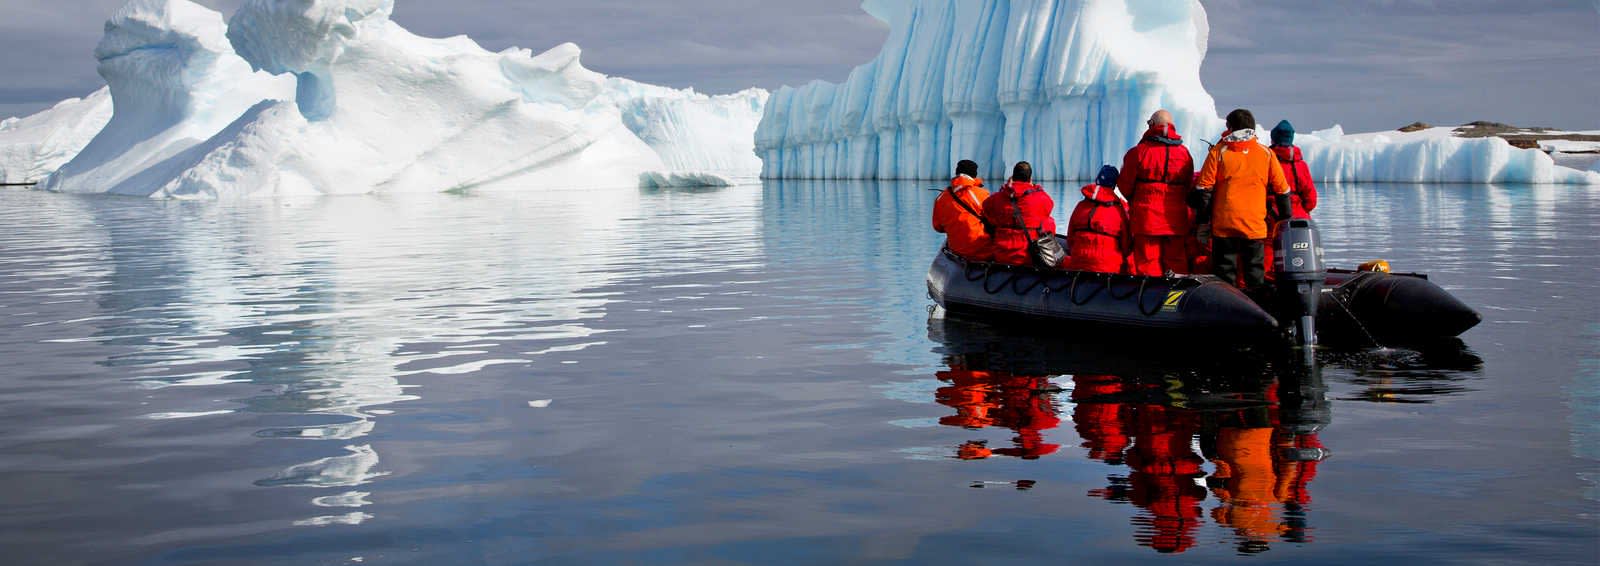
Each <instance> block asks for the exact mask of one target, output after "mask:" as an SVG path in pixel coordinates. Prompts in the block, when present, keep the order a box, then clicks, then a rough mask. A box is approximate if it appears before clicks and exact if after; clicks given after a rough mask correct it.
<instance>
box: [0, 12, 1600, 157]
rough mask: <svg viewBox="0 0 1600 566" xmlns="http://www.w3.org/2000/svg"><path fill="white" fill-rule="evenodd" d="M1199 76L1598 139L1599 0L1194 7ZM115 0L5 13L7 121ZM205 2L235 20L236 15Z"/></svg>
mask: <svg viewBox="0 0 1600 566" xmlns="http://www.w3.org/2000/svg"><path fill="white" fill-rule="evenodd" d="M1202 2H1203V3H1204V4H1205V5H1206V8H1207V10H1208V13H1209V15H1210V20H1211V25H1212V35H1211V52H1210V56H1209V57H1208V58H1207V59H1206V63H1205V67H1204V68H1203V69H1202V74H1203V78H1204V80H1205V84H1206V87H1207V90H1209V91H1210V92H1211V94H1212V95H1213V96H1214V97H1216V99H1217V105H1218V107H1219V109H1220V110H1221V111H1222V112H1226V111H1227V110H1228V109H1231V108H1234V107H1238V106H1243V107H1249V108H1252V109H1254V110H1255V111H1256V114H1257V115H1258V116H1261V117H1263V118H1268V117H1271V118H1285V117H1286V118H1289V119H1291V120H1293V121H1294V122H1296V125H1297V126H1299V127H1300V128H1301V129H1302V130H1310V129H1317V128H1322V127H1325V126H1328V125H1331V124H1333V123H1335V122H1337V123H1342V124H1344V126H1345V128H1346V130H1348V131H1370V130H1380V129H1390V128H1394V127H1397V126H1400V125H1403V124H1406V123H1409V122H1412V121H1415V120H1423V121H1427V122H1430V123H1435V124H1456V123H1462V122H1467V121H1471V120H1480V119H1482V120H1496V121H1502V122H1511V123H1516V124H1520V125H1550V126H1560V127H1569V128H1581V129H1600V102H1597V101H1600V0H1340V1H1338V2H1330V1H1327V0H1276V1H1272V2H1264V1H1261V0H1202ZM121 3H122V0H0V76H5V77H10V78H11V79H12V80H11V81H8V82H6V83H5V84H3V85H0V116H10V115H17V114H27V113H31V112H34V111H38V110H40V109H43V108H46V107H48V106H49V105H50V104H52V103H54V102H55V101H57V100H60V99H62V98H66V97H71V96H81V95H83V94H86V93H88V92H90V91H92V90H94V89H95V88H98V87H99V86H100V84H101V82H100V78H99V77H98V76H97V75H96V74H95V70H94V67H95V65H94V59H93V57H92V56H91V52H92V50H93V49H94V45H95V42H96V41H98V40H99V37H100V30H101V26H102V23H103V21H104V19H105V17H106V16H107V15H109V14H110V13H111V11H112V10H113V9H115V8H116V7H117V6H118V5H120V4H121ZM200 3H202V4H206V5H209V6H213V7H216V8H218V9H221V10H223V11H224V12H225V13H231V11H232V10H233V8H234V7H235V6H237V5H238V3H239V0H202V1H201V2H200ZM398 4H399V5H398V7H397V8H396V14H395V19H396V20H397V21H399V22H400V23H401V24H402V25H405V26H406V27H408V28H410V29H411V30H412V31H414V32H417V33H419V34H422V35H427V36H435V37H437V36H448V35H456V34H466V35H469V36H471V37H473V38H474V39H476V40H477V41H478V42H479V43H481V44H483V45H484V46H485V47H487V48H489V49H493V50H499V49H502V48H505V47H509V46H513V45H515V46H520V47H529V48H533V49H535V50H542V49H545V48H548V47H551V46H554V45H556V44H559V43H561V42H565V41H571V42H574V43H577V44H578V45H580V46H582V47H583V48H584V56H583V62H584V64H585V65H586V66H588V67H589V68H592V69H595V70H597V71H601V72H604V73H608V74H614V75H620V76H625V77H629V78H633V79H637V80H641V81H645V82H650V83H657V84H665V85H670V86H677V87H684V86H693V87H696V88H699V89H700V90H702V91H708V92H730V91H734V90H739V89H742V88H745V87H750V86H760V87H765V88H774V87H777V86H781V85H784V84H791V85H798V84H802V83H804V82H806V81H809V80H811V79H814V78H822V79H827V80H834V81H837V80H840V79H842V78H844V76H845V75H846V74H847V73H848V72H849V70H850V68H852V67H854V66H855V65H858V64H861V63H864V62H866V61H867V60H869V59H871V58H872V57H873V56H874V55H875V54H876V53H877V51H878V48H879V47H880V46H881V45H882V42H883V38H884V36H885V35H886V33H887V30H886V29H885V28H884V27H883V26H882V25H881V24H879V23H877V22H876V21H874V20H873V19H871V18H870V17H868V16H866V15H865V14H864V13H862V12H861V10H860V8H859V5H860V2H859V0H676V1H656V2H639V1H637V0H581V1H573V0H562V1H554V0H452V1H449V2H441V1H433V0H398Z"/></svg>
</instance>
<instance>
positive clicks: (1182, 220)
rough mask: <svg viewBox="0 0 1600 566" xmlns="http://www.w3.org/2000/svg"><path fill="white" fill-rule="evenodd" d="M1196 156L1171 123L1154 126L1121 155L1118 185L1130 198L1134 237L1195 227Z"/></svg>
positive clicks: (1171, 233) (1178, 232)
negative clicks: (1192, 208) (1191, 202)
mask: <svg viewBox="0 0 1600 566" xmlns="http://www.w3.org/2000/svg"><path fill="white" fill-rule="evenodd" d="M1193 184H1194V158H1193V157H1191V156H1190V155H1189V150H1188V149H1185V148H1184V147H1183V136H1179V135H1178V131H1177V129H1175V128H1173V127H1172V125H1171V124H1166V125H1163V126H1161V127H1160V128H1151V129H1150V130H1149V131H1147V132H1145V135H1144V139H1143V140H1140V141H1139V145H1136V146H1134V147H1133V149H1130V150H1128V153H1127V155H1125V156H1123V158H1122V175H1121V176H1120V177H1118V179H1117V187H1119V188H1121V189H1122V194H1124V195H1126V196H1127V197H1128V201H1129V204H1128V214H1129V217H1130V218H1131V219H1132V221H1133V235H1135V236H1181V235H1185V234H1188V233H1189V232H1190V230H1191V228H1192V223H1193V220H1192V215H1191V212H1190V210H1189V205H1188V203H1187V200H1186V199H1187V198H1188V195H1189V189H1190V188H1191V187H1192V186H1193Z"/></svg>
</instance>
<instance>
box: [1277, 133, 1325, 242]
mask: <svg viewBox="0 0 1600 566" xmlns="http://www.w3.org/2000/svg"><path fill="white" fill-rule="evenodd" d="M1272 153H1273V154H1275V155H1277V156H1278V165H1279V166H1281V167H1283V177H1284V180H1286V181H1289V206H1290V208H1291V209H1292V210H1293V214H1294V217H1295V218H1311V211H1313V210H1316V209H1317V183H1316V182H1315V181H1313V180H1312V179H1311V167H1310V166H1308V165H1306V158H1305V156H1304V155H1303V154H1301V153H1300V148H1298V147H1295V145H1294V124H1290V123H1289V121H1288V120H1283V121H1281V122H1278V125H1277V126H1276V127H1274V128H1272Z"/></svg>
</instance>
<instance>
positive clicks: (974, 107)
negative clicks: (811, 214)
mask: <svg viewBox="0 0 1600 566" xmlns="http://www.w3.org/2000/svg"><path fill="white" fill-rule="evenodd" d="M862 7H863V8H864V9H865V10H866V11H867V12H868V13H870V14H872V15H873V16H874V17H876V18H878V19H880V20H882V21H884V22H885V23H887V24H888V25H889V29H890V31H889V39H888V40H887V41H886V42H885V44H884V47H883V50H882V51H881V52H880V53H879V54H878V56H877V58H875V59H873V60H872V61H871V62H868V63H867V64H865V65H862V66H860V67H857V68H856V69H855V70H854V71H853V72H851V73H850V76H849V78H848V79H847V80H846V81H845V82H843V83H841V84H837V85H835V84H831V83H826V82H820V81H818V82H812V83H810V84H807V85H805V86H802V87H800V88H798V89H795V88H784V89H780V90H779V91H777V92H775V93H773V96H772V100H771V101H769V103H768V104H767V112H766V115H765V116H764V117H763V120H762V123H761V127H760V128H759V129H758V130H757V132H756V146H757V152H758V153H759V154H760V155H761V156H762V158H763V160H764V163H765V168H764V169H763V171H762V174H763V176H765V177H768V178H881V179H889V178H930V177H938V176H943V175H946V174H947V173H948V171H947V170H948V169H950V168H951V163H953V161H952V160H953V159H964V158H970V159H975V160H977V161H978V162H979V163H980V164H981V165H982V166H983V167H985V172H986V173H987V174H988V175H989V176H991V177H998V176H1001V174H1002V171H1004V170H1005V169H1006V166H1005V162H1007V161H1017V160H1028V161H1031V162H1033V164H1034V170H1035V171H1036V172H1037V173H1038V174H1039V175H1040V176H1042V177H1044V178H1077V177H1083V176H1092V175H1093V173H1094V171H1096V170H1098V169H1099V167H1100V165H1101V164H1103V163H1120V162H1121V158H1122V153H1123V152H1124V151H1126V150H1127V148H1128V147H1129V146H1131V145H1132V144H1133V143H1134V142H1135V141H1137V139H1138V136H1139V135H1140V134H1141V133H1142V132H1143V131H1144V124H1143V118H1144V116H1147V115H1148V114H1149V113H1151V112H1153V111H1155V110H1156V109H1157V108H1167V109H1169V110H1171V111H1172V112H1173V114H1174V116H1175V118H1176V120H1177V123H1178V127H1179V128H1180V131H1182V132H1185V133H1188V132H1220V130H1221V127H1222V121H1221V120H1220V119H1218V118H1217V115H1216V110H1215V104H1214V103H1213V101H1212V99H1211V96H1210V95H1209V94H1207V93H1206V91H1205V89H1204V88H1202V87H1201V85H1200V62H1201V60H1202V59H1204V57H1205V53H1206V47H1207V41H1208V39H1209V33H1210V31H1209V26H1208V24H1207V21H1206V17H1205V11H1204V10H1203V9H1202V8H1201V7H1200V5H1199V3H1198V2H1196V1H1192V0H1172V1H1162V2H1151V1H1132V2H1009V1H1006V0H981V1H958V0H933V1H926V2H917V1H911V0H867V1H866V2H865V3H864V4H863V6H862ZM1191 145H1192V146H1194V145H1199V144H1191ZM1203 147H1204V146H1200V147H1191V148H1190V149H1191V151H1196V152H1198V151H1200V150H1201V148H1203Z"/></svg>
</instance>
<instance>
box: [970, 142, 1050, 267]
mask: <svg viewBox="0 0 1600 566" xmlns="http://www.w3.org/2000/svg"><path fill="white" fill-rule="evenodd" d="M1055 208H1056V202H1055V200H1053V199H1051V198H1050V195H1048V194H1045V192H1044V189H1043V188H1042V187H1040V186H1039V185H1035V184H1033V166H1032V165H1029V164H1028V162H1026V161H1024V162H1021V163H1018V164H1017V166H1016V168H1014V169H1013V170H1012V175H1011V180H1009V181H1007V182H1006V184H1005V186H1004V187H1001V188H1000V191H999V192H997V193H994V194H993V195H990V196H989V199H988V200H986V201H984V203H983V217H984V218H985V219H986V220H988V221H989V226H991V227H993V228H994V233H993V234H992V235H993V239H994V261H995V263H1002V264H1006V265H1029V264H1032V263H1033V260H1032V258H1030V257H1029V254H1028V242H1029V241H1031V240H1037V239H1039V238H1040V237H1043V236H1049V235H1053V234H1055V231H1056V221H1055V219H1054V218H1051V217H1050V213H1051V212H1053V211H1054V210H1055Z"/></svg>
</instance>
